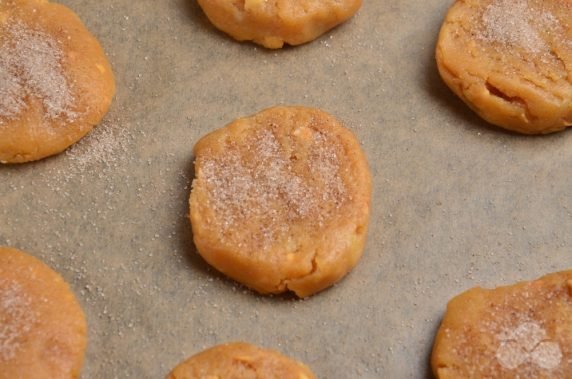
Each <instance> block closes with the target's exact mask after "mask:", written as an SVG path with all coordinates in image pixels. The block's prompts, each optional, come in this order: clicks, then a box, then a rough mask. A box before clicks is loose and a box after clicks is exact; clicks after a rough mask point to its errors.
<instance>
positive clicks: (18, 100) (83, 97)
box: [0, 0, 115, 163]
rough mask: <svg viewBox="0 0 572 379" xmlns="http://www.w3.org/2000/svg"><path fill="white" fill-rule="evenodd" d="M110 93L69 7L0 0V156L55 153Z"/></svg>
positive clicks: (98, 51) (107, 77)
mask: <svg viewBox="0 0 572 379" xmlns="http://www.w3.org/2000/svg"><path fill="white" fill-rule="evenodd" d="M114 94H115V82H114V78H113V73H112V72H111V67H110V65H109V62H108V61H107V58H106V57H105V54H104V52H103V50H102V48H101V46H100V45H99V43H98V41H97V40H96V39H95V38H94V37H93V36H92V35H91V34H90V33H89V31H88V30H87V29H86V28H85V26H84V25H83V23H82V22H81V21H80V19H79V18H78V17H77V16H76V15H75V14H74V13H73V12H72V11H71V10H69V9H68V8H66V7H65V6H63V5H60V4H53V3H50V2H48V1H46V0H10V1H0V162H1V163H21V162H28V161H33V160H37V159H41V158H45V157H47V156H50V155H53V154H57V153H60V152H61V151H63V150H65V149H66V148H67V147H69V146H70V145H71V144H73V143H75V142H76V141H78V140H79V139H80V138H81V137H83V136H84V135H85V134H87V133H88V132H89V131H91V129H92V128H93V127H94V126H95V125H97V124H98V123H99V122H100V121H101V120H102V118H103V116H104V115H105V114H106V113H107V111H108V109H109V107H110V104H111V101H112V98H113V96H114Z"/></svg>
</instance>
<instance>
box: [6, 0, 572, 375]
mask: <svg viewBox="0 0 572 379" xmlns="http://www.w3.org/2000/svg"><path fill="white" fill-rule="evenodd" d="M62 2H63V3H64V4H66V5H68V6H69V7H71V8H72V9H73V10H75V11H76V13H78V14H79V15H80V17H81V18H82V19H83V20H84V22H85V23H86V25H87V26H88V27H89V29H90V30H91V31H92V32H93V34H95V35H96V36H97V37H98V38H99V40H100V41H101V43H102V45H103V46H104V48H105V50H106V51H107V53H108V55H109V58H110V61H111V63H112V65H113V68H114V71H115V74H116V78H117V85H118V92H117V96H116V99H115V102H114V105H113V108H112V110H111V111H110V113H109V115H108V116H107V118H106V121H105V122H104V124H103V125H101V126H100V127H98V128H97V129H95V130H94V132H93V133H92V134H91V135H90V136H89V137H87V138H86V139H84V140H82V141H81V142H80V143H79V144H77V145H76V146H75V147H74V148H72V149H71V150H69V151H68V152H67V153H64V154H61V155H59V156H57V157H53V158H50V159H46V160H43V161H40V162H36V163H31V164H25V165H20V166H9V167H6V166H5V167H0V245H9V246H13V247H16V248H20V249H22V250H25V251H28V252H29V253H31V254H33V255H35V256H37V257H39V258H41V259H43V260H44V261H46V262H47V263H48V264H49V265H51V266H52V267H53V268H54V269H56V270H58V271H59V272H60V273H61V274H62V275H63V276H64V277H65V278H66V279H67V280H68V282H69V283H70V284H71V286H72V288H73V290H74V291H75V293H76V294H77V295H78V297H79V299H80V301H81V303H82V305H83V307H84V309H85V312H86V314H87V318H88V322H89V337H90V341H89V348H88V351H87V355H86V362H85V366H84V370H83V375H82V378H83V379H92V378H97V379H100V378H105V379H112V378H163V377H164V376H165V375H166V374H167V373H168V372H169V370H170V369H171V368H172V367H173V366H175V365H176V364H177V363H178V362H180V361H181V360H183V359H185V358H186V357H188V356H190V355H192V354H194V353H196V352H198V351H200V350H202V349H203V348H206V347H210V346H212V345H214V344H217V343H222V342H227V341H234V340H244V341H248V342H251V343H255V344H258V345H262V346H266V347H271V348H275V349H278V350H280V351H282V352H284V353H285V354H288V355H290V356H292V357H295V358H297V359H300V360H302V361H304V362H306V363H307V364H308V365H310V366H311V367H312V369H313V370H314V371H315V373H316V374H317V376H318V377H319V378H322V379H351V378H430V377H431V375H430V373H429V372H430V370H429V366H428V358H429V354H430V350H431V345H432V343H433V337H434V333H435V331H436V328H437V327H438V324H439V321H440V318H441V317H442V315H443V312H444V310H445V306H446V303H447V301H448V299H450V298H451V297H452V296H454V295H455V294H457V293H459V292H461V291H463V290H465V289H468V288H470V287H473V286H476V285H480V286H486V287H494V286H497V285H501V284H508V283H512V282H514V281H517V280H523V279H533V278H536V277H538V276H541V275H543V274H545V273H547V272H552V271H557V270H562V269H567V268H570V267H571V266H572V259H571V254H572V251H571V248H570V246H571V243H572V233H570V231H571V227H572V194H571V189H572V176H571V175H570V173H571V162H572V133H571V132H564V133H559V134H555V135H550V136H546V137H524V136H519V135H514V134H509V133H505V132H503V131H500V130H498V129H495V128H491V127H489V126H487V124H486V123H485V122H483V121H481V120H480V119H479V118H478V117H476V116H475V115H474V114H473V113H472V112H471V111H469V110H468V109H467V108H466V107H465V106H464V104H463V103H462V102H461V101H459V100H458V99H456V98H455V97H454V95H453V94H452V93H451V92H450V91H449V90H448V89H447V88H446V87H445V86H444V84H443V83H442V82H441V80H440V79H439V76H438V74H437V71H436V67H435V63H434V59H433V48H434V44H435V40H436V36H437V33H438V30H439V26H440V23H441V21H442V19H443V17H444V15H445V12H446V9H447V7H448V6H449V4H450V2H449V1H448V0H446V1H445V0H427V1H415V0H399V1H381V0H366V1H365V3H364V5H363V8H362V9H361V10H360V12H359V13H358V14H357V15H356V16H355V17H354V18H353V19H352V20H351V21H349V22H348V23H346V24H344V25H343V26H341V27H339V28H336V29H335V30H333V31H331V32H329V33H327V34H326V35H324V36H323V37H321V38H319V39H318V40H316V41H314V42H312V43H310V44H307V45H304V46H300V47H296V48H286V49H283V50H280V51H268V50H265V49H263V48H260V47H257V46H255V45H253V44H249V43H237V42H235V41H233V40H231V39H230V38H228V37H227V36H225V35H224V34H222V33H220V32H218V31H216V30H215V29H214V28H213V27H212V26H211V25H210V24H209V23H208V21H207V20H206V18H205V16H204V15H203V14H202V12H201V11H200V9H199V7H198V5H197V4H196V2H195V1H193V0H160V1H159V0H137V1H133V0H102V1H97V2H94V1H86V0H63V1H62ZM276 104H301V105H307V106H315V107H319V108H321V109H323V110H325V111H328V112H330V113H331V114H333V115H335V116H336V117H338V118H339V119H341V120H343V121H344V122H346V125H347V126H349V127H351V128H352V130H353V131H354V132H355V134H356V135H357V136H358V138H359V139H360V141H362V143H363V148H364V150H365V152H366V154H367V156H368V159H369V163H370V166H371V170H372V173H373V176H374V199H373V213H372V218H371V227H370V232H369V238H368V243H367V247H366V250H365V254H364V256H363V259H362V260H361V262H360V263H359V265H358V266H357V267H356V269H355V270H354V271H353V272H352V273H351V274H350V275H349V276H348V277H347V278H346V279H345V280H343V281H342V282H340V283H339V284H338V285H336V286H335V287H333V288H332V289H330V290H327V291H325V292H323V293H320V294H318V295H316V296H314V297H311V298H309V299H306V300H304V301H299V300H295V299H293V298H291V297H287V296H286V297H261V296H258V295H256V294H254V293H253V292H251V291H248V290H246V289H244V288H243V287H240V286H238V285H236V284H235V283H233V282H231V281H229V280H226V279H225V278H223V277H222V276H220V275H219V274H217V273H216V272H215V271H213V270H211V269H209V268H208V267H207V265H206V264H205V263H204V262H203V261H202V260H201V259H200V258H199V257H198V255H197V254H196V252H195V250H194V247H193V244H192V236H191V231H190V225H189V222H188V220H187V216H186V215H187V213H188V209H187V198H188V195H189V191H190V180H191V179H192V175H193V173H192V162H193V157H192V147H193V145H194V143H195V142H196V141H197V140H198V138H199V137H200V136H202V135H204V134H205V133H207V132H209V131H211V130H213V129H215V128H218V127H221V126H223V125H225V124H226V123H228V122H230V121H231V120H233V119H235V118H237V117H239V116H245V115H249V114H253V113H256V112H257V111H259V110H261V109H263V108H266V107H269V106H272V105H276Z"/></svg>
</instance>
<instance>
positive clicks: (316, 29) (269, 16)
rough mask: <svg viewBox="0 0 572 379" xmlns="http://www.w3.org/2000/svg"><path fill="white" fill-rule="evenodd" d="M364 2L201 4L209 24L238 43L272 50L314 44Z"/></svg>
mask: <svg viewBox="0 0 572 379" xmlns="http://www.w3.org/2000/svg"><path fill="white" fill-rule="evenodd" d="M361 3H362V0H319V1H318V0H301V1H291V0H199V5H200V6H201V8H202V9H203V11H204V12H205V14H206V15H207V17H208V18H209V20H210V21H211V22H212V23H213V24H214V25H215V26H216V27H217V28H218V29H220V30H222V31H223V32H225V33H227V34H229V35H231V36H232V37H233V38H235V39H237V40H239V41H254V42H255V43H257V44H260V45H262V46H264V47H267V48H270V49H279V48H281V47H282V46H283V45H284V43H287V44H289V45H300V44H303V43H306V42H309V41H312V40H314V39H316V38H317V37H319V36H320V35H321V34H323V33H325V32H327V31H328V30H330V29H332V28H333V27H335V26H336V25H339V24H341V23H343V22H344V21H346V20H347V19H349V18H350V17H352V16H353V15H354V14H355V13H356V12H357V11H358V9H359V8H360V6H361Z"/></svg>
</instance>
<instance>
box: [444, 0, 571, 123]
mask: <svg viewBox="0 0 572 379" xmlns="http://www.w3.org/2000/svg"><path fill="white" fill-rule="evenodd" d="M436 58H437V66H438V68H439V72H440V74H441V77H442V78H443V80H444V81H445V83H447V85H448V86H449V87H450V88H451V89H452V90H453V92H455V93H456V94H457V95H458V96H459V97H460V98H461V99H462V100H463V101H464V102H465V103H466V104H467V105H468V106H469V107H471V108H472V109H473V110H474V111H475V112H477V113H478V114H479V115H480V116H481V117H482V118H484V119H485V120H487V121H488V122H490V123H492V124H495V125H498V126H501V127H503V128H506V129H509V130H513V131H517V132H520V133H525V134H543V133H551V132H556V131H559V130H562V129H564V128H566V127H568V126H571V125H572V2H570V1H568V0H566V1H562V0H462V1H461V0H457V1H456V2H455V3H454V4H453V6H452V7H451V8H450V9H449V12H448V14H447V16H446V18H445V22H444V23H443V26H442V28H441V33H440V35H439V40H438V42H437V49H436Z"/></svg>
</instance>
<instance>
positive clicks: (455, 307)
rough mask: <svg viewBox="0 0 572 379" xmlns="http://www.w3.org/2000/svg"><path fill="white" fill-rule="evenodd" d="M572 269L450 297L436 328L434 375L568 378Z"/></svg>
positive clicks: (441, 378)
mask: <svg viewBox="0 0 572 379" xmlns="http://www.w3.org/2000/svg"><path fill="white" fill-rule="evenodd" d="M570 362H572V271H565V272H560V273H555V274H550V275H547V276H544V277H542V278H540V279H537V280H535V281H532V282H521V283H518V284H515V285H512V286H506V287H499V288H496V289H493V290H486V289H482V288H473V289H471V290H469V291H467V292H464V293H462V294H461V295H459V296H457V297H455V298H454V299H452V300H451V301H450V302H449V305H448V306H447V313H446V314H445V317H444V319H443V321H442V323H441V327H440V328H439V331H438V333H437V337H436V340H435V346H434V348H433V356H432V360H431V363H432V366H433V372H434V373H435V375H436V376H437V378H438V379H469V378H470V379H480V378H495V379H509V378H510V379H514V378H537V379H569V378H572V365H571V364H570Z"/></svg>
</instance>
